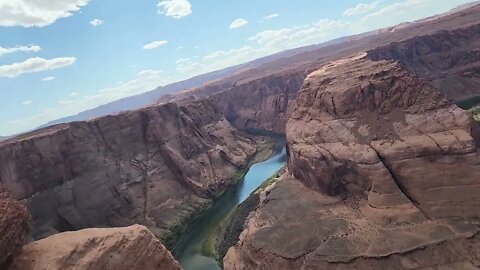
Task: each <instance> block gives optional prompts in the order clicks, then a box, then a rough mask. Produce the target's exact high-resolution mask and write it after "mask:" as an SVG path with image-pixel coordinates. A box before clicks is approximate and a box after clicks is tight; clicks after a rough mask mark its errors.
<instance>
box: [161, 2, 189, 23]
mask: <svg viewBox="0 0 480 270" xmlns="http://www.w3.org/2000/svg"><path fill="white" fill-rule="evenodd" d="M157 7H159V8H160V9H159V10H158V13H159V14H165V16H168V17H172V18H175V19H180V18H182V17H185V16H188V15H190V14H192V5H191V4H190V2H189V1H188V0H164V1H160V2H159V3H158V4H157Z"/></svg>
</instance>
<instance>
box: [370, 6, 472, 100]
mask: <svg viewBox="0 0 480 270" xmlns="http://www.w3.org/2000/svg"><path fill="white" fill-rule="evenodd" d="M477 8H478V6H477ZM477 16H478V15H477ZM479 43H480V24H478V17H477V24H474V25H471V26H469V27H466V28H459V29H455V30H444V31H439V32H436V33H434V34H431V35H425V36H418V37H414V38H411V39H407V40H405V41H401V42H394V43H392V44H389V45H386V46H382V47H379V48H376V49H373V50H371V51H369V52H368V55H369V57H370V58H371V59H373V60H396V61H398V62H401V63H402V64H404V65H405V66H406V67H407V68H408V69H409V70H410V71H412V72H414V73H415V74H417V75H419V76H422V77H423V78H425V79H427V80H428V81H429V82H430V83H431V84H432V85H433V86H434V87H435V88H436V89H438V90H440V92H441V93H442V94H444V95H445V96H446V97H447V98H449V99H450V100H454V101H458V100H461V99H464V98H468V97H470V96H473V95H480V75H479V74H480V47H479V45H478V44H479Z"/></svg>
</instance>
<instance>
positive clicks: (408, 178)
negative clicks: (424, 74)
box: [224, 53, 480, 269]
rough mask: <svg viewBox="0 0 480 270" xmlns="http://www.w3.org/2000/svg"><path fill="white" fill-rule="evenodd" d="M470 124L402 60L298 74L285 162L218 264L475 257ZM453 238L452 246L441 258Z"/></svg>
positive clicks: (364, 263)
mask: <svg viewBox="0 0 480 270" xmlns="http://www.w3.org/2000/svg"><path fill="white" fill-rule="evenodd" d="M476 125H478V124H477V123H475V122H474V121H473V119H472V117H471V116H470V115H469V114H468V113H467V112H466V111H464V110H462V109H459V108H458V107H456V106H455V105H452V104H451V103H449V102H448V100H447V99H446V98H444V97H443V96H442V95H441V94H440V93H439V92H438V91H437V90H435V89H434V88H433V87H432V85H431V84H430V83H428V82H427V81H425V80H423V79H421V78H419V77H417V76H416V75H414V74H412V73H410V72H409V71H407V70H406V69H405V68H403V66H402V65H400V64H399V63H398V62H394V61H386V60H380V61H373V60H371V59H369V58H368V57H367V54H366V53H363V54H359V55H355V56H352V57H349V58H344V59H340V60H337V61H334V62H331V63H329V64H326V65H325V66H324V67H323V68H321V69H319V70H317V71H315V72H313V73H311V74H310V75H309V76H308V77H307V78H306V80H305V82H304V84H303V88H302V90H301V91H300V93H299V95H298V98H297V100H296V105H295V109H294V111H293V113H292V116H291V118H290V120H289V121H288V124H287V128H286V134H287V145H288V167H287V170H286V172H285V173H284V174H283V175H282V176H280V180H278V181H277V182H276V183H275V184H274V185H273V186H272V187H270V188H269V189H268V191H265V192H264V194H263V198H262V199H261V200H260V202H259V204H258V206H257V207H256V209H255V210H254V211H253V213H251V215H250V216H249V218H248V219H247V221H246V224H245V228H244V231H243V232H242V234H241V235H240V238H239V242H238V243H237V244H236V245H235V247H233V248H231V249H230V250H229V251H228V253H227V255H226V257H225V259H224V265H225V269H352V268H354V269H424V268H427V267H432V266H434V265H436V266H441V265H443V266H444V267H446V268H445V269H458V268H459V267H460V268H462V269H469V268H468V267H474V266H476V265H478V263H479V262H480V261H479V260H478V258H479V255H480V254H479V253H478V252H476V251H475V250H471V249H470V247H471V245H478V240H477V239H478V238H476V235H477V233H478V231H479V224H480V212H479V211H478V206H479V205H480V201H479V200H478V198H479V195H480V194H479V193H480V189H479V187H480V167H479V166H480V155H479V154H478V150H477V149H478V142H479V140H478V139H479V138H474V136H473V134H472V128H473V127H474V126H476ZM299 221H300V222H299ZM292 232H295V233H292ZM451 245H455V248H457V251H458V253H456V256H455V255H452V256H448V257H444V255H443V253H442V252H447V251H448V249H450V248H452V247H451ZM426 247H429V249H425V248H426ZM430 249H431V250H430ZM432 250H433V251H432ZM417 251H418V252H417ZM435 252H440V253H441V254H442V255H437V257H438V258H437V257H434V258H435V260H433V261H432V258H431V253H435ZM395 254H397V255H398V254H402V256H401V259H399V258H398V257H394V256H393V255H395ZM437 259H438V260H437ZM399 260H400V261H399ZM472 269H475V268H472Z"/></svg>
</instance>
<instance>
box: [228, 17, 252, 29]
mask: <svg viewBox="0 0 480 270" xmlns="http://www.w3.org/2000/svg"><path fill="white" fill-rule="evenodd" d="M247 23H248V21H247V20H245V19H244V18H238V19H236V20H234V21H233V22H232V23H231V24H230V27H229V28H230V29H237V28H240V27H243V26H245V25H247Z"/></svg>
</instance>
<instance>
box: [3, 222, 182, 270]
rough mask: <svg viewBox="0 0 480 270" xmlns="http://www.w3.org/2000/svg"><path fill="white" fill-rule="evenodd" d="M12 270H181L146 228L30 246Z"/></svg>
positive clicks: (88, 232) (90, 232) (74, 235)
mask: <svg viewBox="0 0 480 270" xmlns="http://www.w3.org/2000/svg"><path fill="white" fill-rule="evenodd" d="M8 269H9V270H39V269H49V270H62V269H70V270H102V269H115V270H131V269H142V270H180V266H179V265H178V263H177V261H175V259H174V258H173V256H172V254H170V252H169V251H168V250H167V249H166V248H165V247H164V246H163V245H162V244H161V243H160V241H158V239H157V238H155V236H154V235H153V234H152V233H151V232H150V231H149V230H148V229H147V228H146V227H144V226H139V225H134V226H130V227H125V228H108V229H107V228H104V229H84V230H80V231H76V232H66V233H60V234H56V235H53V236H50V237H48V238H45V239H42V240H39V241H36V242H33V243H30V244H28V245H26V246H24V247H23V249H22V250H21V252H20V253H19V254H18V255H17V256H16V257H15V259H14V260H13V263H12V265H11V266H10V267H9V268H8Z"/></svg>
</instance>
